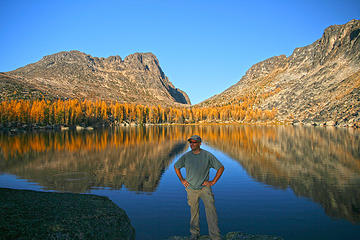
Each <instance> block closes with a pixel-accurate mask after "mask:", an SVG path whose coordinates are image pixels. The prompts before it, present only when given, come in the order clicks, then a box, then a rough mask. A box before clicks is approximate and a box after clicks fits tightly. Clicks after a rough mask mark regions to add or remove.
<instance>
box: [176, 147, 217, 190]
mask: <svg viewBox="0 0 360 240" xmlns="http://www.w3.org/2000/svg"><path fill="white" fill-rule="evenodd" d="M222 166H223V165H222V164H221V162H220V161H219V160H218V159H217V158H216V157H215V156H214V155H213V154H211V153H210V152H208V151H206V150H204V149H201V151H200V153H199V154H194V153H193V152H192V151H189V152H187V153H185V154H184V155H182V156H181V157H180V158H179V160H178V161H177V162H176V163H175V167H176V168H178V169H180V168H183V167H185V169H186V178H185V179H186V181H187V182H188V183H189V188H191V189H195V190H198V189H202V188H203V187H204V186H202V184H203V183H204V181H209V171H210V168H214V169H216V170H219V168H221V167H222Z"/></svg>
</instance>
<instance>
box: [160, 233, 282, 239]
mask: <svg viewBox="0 0 360 240" xmlns="http://www.w3.org/2000/svg"><path fill="white" fill-rule="evenodd" d="M167 240H190V237H181V236H173V237H170V238H169V239H167ZM198 240H210V238H209V236H207V235H204V236H201V237H200V238H199V239H198ZM223 240H283V238H281V237H276V236H269V235H258V234H248V233H242V232H229V233H227V234H226V235H225V236H223Z"/></svg>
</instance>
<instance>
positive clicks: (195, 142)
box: [189, 140, 201, 151]
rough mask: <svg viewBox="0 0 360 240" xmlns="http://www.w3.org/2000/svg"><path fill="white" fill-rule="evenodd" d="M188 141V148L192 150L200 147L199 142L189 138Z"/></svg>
mask: <svg viewBox="0 0 360 240" xmlns="http://www.w3.org/2000/svg"><path fill="white" fill-rule="evenodd" d="M189 143H190V148H191V150H192V151H195V150H198V149H200V145H201V142H197V141H194V140H190V141H189Z"/></svg>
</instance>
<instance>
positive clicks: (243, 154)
mask: <svg viewBox="0 0 360 240" xmlns="http://www.w3.org/2000/svg"><path fill="white" fill-rule="evenodd" d="M205 132H206V131H205ZM205 132H204V133H205ZM207 133H208V134H207V136H206V139H207V140H208V142H209V144H210V145H211V146H213V147H214V148H217V149H219V150H221V151H223V152H225V153H227V154H228V155H229V156H231V157H232V158H233V159H235V160H237V161H238V162H239V163H240V164H241V165H242V167H244V168H245V169H246V171H247V172H248V174H249V175H251V176H252V177H253V178H255V179H256V180H257V181H260V182H263V183H266V184H269V185H272V186H274V187H277V188H281V189H285V188H288V187H290V188H291V189H292V190H293V191H294V193H295V194H296V195H297V196H304V197H309V198H311V199H312V200H313V201H315V202H318V203H320V204H321V205H322V207H323V208H324V209H325V211H326V213H327V214H328V215H329V216H333V217H340V218H345V219H347V220H349V221H351V222H360V149H359V148H360V145H359V142H360V134H359V132H358V131H356V130H355V131H353V130H348V129H334V128H333V129H329V128H294V127H276V128H275V127H221V128H215V129H212V130H211V131H209V132H207Z"/></svg>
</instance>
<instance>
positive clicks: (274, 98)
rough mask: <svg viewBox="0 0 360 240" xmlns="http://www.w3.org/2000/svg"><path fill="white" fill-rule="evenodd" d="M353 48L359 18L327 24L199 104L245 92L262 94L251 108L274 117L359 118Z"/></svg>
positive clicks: (359, 84)
mask: <svg viewBox="0 0 360 240" xmlns="http://www.w3.org/2000/svg"><path fill="white" fill-rule="evenodd" d="M359 50H360V21H359V20H351V21H350V22H348V23H346V24H343V25H333V26H330V27H328V28H326V29H325V30H324V33H323V34H322V36H321V38H320V39H318V40H316V41H315V42H313V43H312V44H310V45H308V46H305V47H300V48H296V49H295V50H294V51H293V53H292V54H291V56H289V57H286V56H284V55H281V56H277V57H271V58H268V59H266V60H264V61H262V62H260V63H257V64H255V65H253V66H252V67H251V68H250V69H249V70H248V71H247V72H246V74H245V75H244V76H243V77H242V78H241V79H240V81H239V82H238V83H236V84H234V85H233V86H231V87H230V88H228V89H227V90H225V91H224V92H222V93H220V94H218V95H215V96H213V97H211V98H209V99H208V100H205V101H204V102H202V103H200V104H199V105H200V106H218V105H226V104H229V103H231V102H232V100H234V99H239V97H243V96H249V94H255V95H256V96H259V99H261V97H260V96H265V95H266V96H268V97H267V98H266V99H262V100H261V101H260V100H259V103H258V105H257V106H256V107H258V108H260V109H262V110H264V109H272V108H275V109H277V116H278V119H279V120H289V121H298V122H299V121H300V122H303V123H309V124H310V123H319V124H320V123H325V122H329V121H331V122H332V123H337V124H348V123H352V122H360V51H359ZM275 90H276V91H275ZM252 96H253V95H252Z"/></svg>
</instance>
